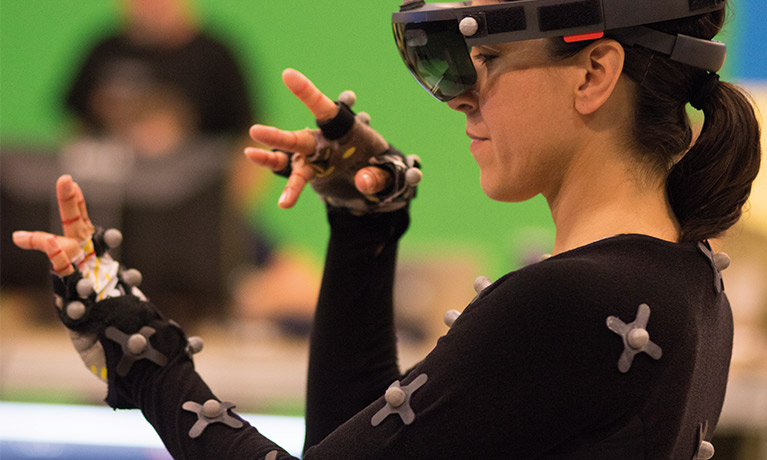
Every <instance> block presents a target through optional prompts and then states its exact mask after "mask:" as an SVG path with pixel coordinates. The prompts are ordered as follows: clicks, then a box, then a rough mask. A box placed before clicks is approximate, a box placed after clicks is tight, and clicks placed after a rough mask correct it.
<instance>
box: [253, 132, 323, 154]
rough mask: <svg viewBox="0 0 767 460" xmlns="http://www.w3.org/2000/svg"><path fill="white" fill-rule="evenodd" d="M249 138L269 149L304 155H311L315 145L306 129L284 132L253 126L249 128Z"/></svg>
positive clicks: (311, 135)
mask: <svg viewBox="0 0 767 460" xmlns="http://www.w3.org/2000/svg"><path fill="white" fill-rule="evenodd" d="M250 137H251V138H252V139H253V140H254V141H256V142H260V143H262V144H264V145H268V146H269V147H273V148H276V149H280V150H287V151H288V152H296V153H302V154H304V155H309V154H311V153H313V152H314V148H315V146H316V144H317V142H316V140H315V139H314V134H312V132H311V131H310V130H308V129H302V130H301V131H284V130H282V129H278V128H275V127H273V126H264V125H253V126H251V127H250Z"/></svg>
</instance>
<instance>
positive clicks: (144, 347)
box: [104, 326, 168, 377]
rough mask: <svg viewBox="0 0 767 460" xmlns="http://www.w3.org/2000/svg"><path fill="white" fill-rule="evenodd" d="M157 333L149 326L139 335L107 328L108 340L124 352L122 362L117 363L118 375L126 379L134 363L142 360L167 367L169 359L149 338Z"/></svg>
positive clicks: (143, 328) (142, 329)
mask: <svg viewBox="0 0 767 460" xmlns="http://www.w3.org/2000/svg"><path fill="white" fill-rule="evenodd" d="M155 332H156V331H155V330H154V328H151V327H149V326H144V327H142V328H141V330H140V331H138V333H137V334H131V335H128V334H126V333H124V332H122V331H121V330H119V329H117V328H116V327H114V326H109V327H108V328H106V330H105V331H104V334H105V335H106V336H107V338H108V339H110V340H112V341H113V342H117V344H119V345H120V347H121V348H122V351H123V356H122V358H120V362H119V363H117V375H119V376H120V377H125V376H126V375H128V372H130V369H131V367H132V366H133V363H135V362H136V361H139V360H142V359H147V360H149V361H152V362H153V363H155V364H157V365H158V366H165V365H166V364H167V363H168V358H167V357H166V356H165V355H164V354H162V353H160V352H159V351H157V350H156V349H155V348H154V347H153V346H152V343H151V342H150V341H149V338H150V337H152V335H154V333H155Z"/></svg>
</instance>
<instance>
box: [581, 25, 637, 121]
mask: <svg viewBox="0 0 767 460" xmlns="http://www.w3.org/2000/svg"><path fill="white" fill-rule="evenodd" d="M624 58H625V52H624V51H623V46H622V45H621V44H620V43H618V42H617V41H615V40H611V39H602V40H598V41H596V42H594V43H592V44H591V45H589V46H587V47H586V48H584V49H583V50H582V51H581V52H580V53H578V55H577V57H576V65H577V66H578V67H579V68H580V70H581V72H579V74H580V80H579V81H578V86H577V87H576V89H575V91H576V92H575V109H576V110H577V111H578V112H579V113H580V114H581V115H590V114H592V113H594V112H595V111H597V109H599V108H600V107H602V106H603V105H604V104H605V102H607V100H608V99H609V98H610V96H611V95H612V94H613V90H614V89H615V85H616V84H617V83H618V79H619V78H620V76H621V72H622V71H623V60H624Z"/></svg>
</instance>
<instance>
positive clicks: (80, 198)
mask: <svg viewBox="0 0 767 460" xmlns="http://www.w3.org/2000/svg"><path fill="white" fill-rule="evenodd" d="M74 187H75V192H76V193H77V206H78V208H80V217H81V219H82V222H83V229H84V230H85V233H86V234H87V235H85V238H83V239H88V238H90V237H91V235H93V232H94V230H96V227H94V226H93V223H92V222H91V218H90V217H89V216H88V208H87V207H86V206H85V196H84V195H83V191H82V189H80V185H79V184H78V183H77V182H75V183H74Z"/></svg>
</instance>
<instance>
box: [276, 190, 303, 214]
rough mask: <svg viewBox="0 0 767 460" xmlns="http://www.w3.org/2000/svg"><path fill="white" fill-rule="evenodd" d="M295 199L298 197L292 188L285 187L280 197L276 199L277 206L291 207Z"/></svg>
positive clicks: (282, 207)
mask: <svg viewBox="0 0 767 460" xmlns="http://www.w3.org/2000/svg"><path fill="white" fill-rule="evenodd" d="M297 199H298V197H297V196H296V193H295V191H294V190H293V189H292V188H286V189H285V190H284V191H283V192H282V195H280V199H279V200H278V201H277V206H279V207H280V208H281V209H289V208H292V207H293V205H295V204H296V200H297Z"/></svg>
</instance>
